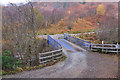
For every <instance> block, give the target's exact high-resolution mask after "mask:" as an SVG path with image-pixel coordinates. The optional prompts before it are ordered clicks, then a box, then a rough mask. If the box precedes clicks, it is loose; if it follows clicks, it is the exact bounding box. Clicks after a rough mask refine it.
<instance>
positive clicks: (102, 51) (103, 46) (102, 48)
mask: <svg viewBox="0 0 120 80" xmlns="http://www.w3.org/2000/svg"><path fill="white" fill-rule="evenodd" d="M102 44H104V42H103V41H102ZM103 47H104V45H102V52H103Z"/></svg>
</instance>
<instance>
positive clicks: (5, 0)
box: [0, 0, 26, 4]
mask: <svg viewBox="0 0 120 80" xmlns="http://www.w3.org/2000/svg"><path fill="white" fill-rule="evenodd" d="M21 2H26V0H0V3H1V4H8V3H21Z"/></svg>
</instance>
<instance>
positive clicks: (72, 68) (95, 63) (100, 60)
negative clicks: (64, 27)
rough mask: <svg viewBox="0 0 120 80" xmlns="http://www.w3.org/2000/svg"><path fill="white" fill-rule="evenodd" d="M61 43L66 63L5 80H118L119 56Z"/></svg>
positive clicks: (63, 41)
mask: <svg viewBox="0 0 120 80" xmlns="http://www.w3.org/2000/svg"><path fill="white" fill-rule="evenodd" d="M58 41H59V40H58ZM59 42H60V43H61V44H62V46H63V51H64V53H65V55H66V56H67V58H66V60H65V61H63V62H59V63H57V64H55V65H53V66H49V67H45V68H43V69H37V70H33V71H24V72H21V73H18V74H14V75H6V76H3V78H116V77H117V76H118V57H117V55H108V54H100V53H95V52H88V51H86V50H84V49H82V48H80V47H79V46H76V45H75V44H73V43H70V42H68V41H65V40H60V41H59ZM69 48H70V49H69Z"/></svg>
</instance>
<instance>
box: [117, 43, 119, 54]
mask: <svg viewBox="0 0 120 80" xmlns="http://www.w3.org/2000/svg"><path fill="white" fill-rule="evenodd" d="M116 48H117V54H118V49H119V44H118V43H117V45H116Z"/></svg>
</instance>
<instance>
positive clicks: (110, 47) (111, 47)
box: [91, 44, 120, 54]
mask: <svg viewBox="0 0 120 80" xmlns="http://www.w3.org/2000/svg"><path fill="white" fill-rule="evenodd" d="M91 50H92V51H98V50H101V52H109V53H117V54H118V53H120V45H118V44H117V45H116V44H91Z"/></svg>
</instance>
